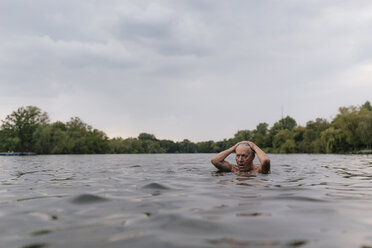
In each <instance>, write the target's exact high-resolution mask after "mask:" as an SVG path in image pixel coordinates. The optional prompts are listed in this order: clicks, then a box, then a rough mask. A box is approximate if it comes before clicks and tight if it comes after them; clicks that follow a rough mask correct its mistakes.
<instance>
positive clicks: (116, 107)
mask: <svg viewBox="0 0 372 248" xmlns="http://www.w3.org/2000/svg"><path fill="white" fill-rule="evenodd" d="M371 9H372V4H371V3H370V2H369V1H318V0H307V1H301V2H299V1H295V0H284V1H270V0H263V1H243V0H232V1H222V0H216V1H207V0H188V1H181V0H180V1H172V0H159V1H147V0H139V1H89V2H86V1H83V2H76V1H71V0H66V1H63V2H60V1H59V2H50V1H49V2H48V1H42V0H35V1H1V2H0V23H3V24H2V25H0V35H1V38H0V54H1V55H2V56H1V57H0V79H1V81H0V85H1V86H2V89H4V90H2V91H0V96H1V98H0V99H1V104H5V105H6V106H8V105H9V102H12V104H13V103H14V104H17V103H19V104H21V103H27V102H31V103H40V104H42V106H47V107H48V108H50V110H49V112H54V111H56V113H55V116H64V115H66V113H70V112H71V115H81V116H82V117H83V119H85V120H86V121H88V122H89V123H90V124H92V125H93V126H95V123H99V124H98V125H99V126H97V128H102V129H105V127H110V129H111V128H112V129H115V128H113V126H115V125H116V124H115V123H114V122H118V123H122V122H123V123H126V124H125V125H124V124H123V126H125V128H124V127H123V128H122V129H123V133H127V131H128V130H132V132H134V131H133V130H137V131H138V130H140V131H142V130H143V131H144V130H146V129H150V131H151V130H153V131H154V132H155V134H156V132H159V133H160V134H162V135H163V136H166V135H167V130H169V132H171V134H169V135H171V136H172V137H176V136H178V137H180V138H181V137H185V138H191V139H198V140H203V139H211V138H213V137H218V138H221V137H231V136H232V134H233V133H234V132H235V131H236V130H237V129H238V128H254V127H255V126H256V125H257V124H258V122H261V121H266V122H269V123H270V124H272V123H273V122H275V121H277V120H278V119H279V118H280V108H281V105H284V106H285V110H286V111H288V112H287V113H288V114H290V115H292V116H293V117H294V118H295V119H297V117H298V118H299V119H298V121H299V122H302V123H303V122H305V121H306V120H309V119H311V118H313V117H321V116H325V117H328V115H329V114H327V113H329V112H330V111H337V107H339V106H342V105H344V103H343V101H344V100H343V99H345V97H346V96H348V95H349V96H350V98H352V99H353V101H355V103H354V104H360V103H361V102H360V101H364V100H367V99H364V98H368V97H367V93H366V92H368V90H371V87H370V86H368V85H367V84H366V83H364V82H366V80H367V79H368V75H370V74H369V73H370V70H372V69H371V67H370V66H371V62H370V55H371V52H372V47H371V44H372V42H371V41H372V35H371V34H370V31H369V30H370V27H371V25H372V18H371V15H370V13H371ZM360 68H362V69H360ZM361 71H362V72H363V73H361ZM346 78H347V80H350V81H352V82H356V84H355V85H358V86H356V87H354V88H350V86H349V84H347V83H346V82H345V80H346ZM357 82H359V83H357ZM336 95H337V96H336ZM358 95H359V96H358ZM357 96H358V97H357ZM330 98H332V99H335V101H333V102H332V103H329V99H330ZM362 98H363V100H360V99H362ZM38 99H39V100H38ZM350 101H352V100H351V99H350ZM64 102H65V105H66V108H61V107H60V105H59V104H63V103H64ZM67 102H68V103H67ZM242 102H243V103H244V104H247V105H248V106H260V109H259V110H257V109H254V108H251V107H249V108H248V109H247V110H246V111H245V112H244V113H246V115H241V111H240V110H239V108H237V107H236V106H237V104H239V103H242ZM313 102H316V104H313ZM14 104H13V105H12V106H14ZM312 104H313V105H312ZM9 106H10V105H9ZM74 106H75V107H74ZM76 106H78V107H76ZM311 106H318V112H316V111H315V110H314V111H303V109H311V108H312V107H311ZM17 107H18V106H17ZM92 109H94V110H95V111H93V110H92ZM107 109H109V110H110V111H107ZM62 112H64V113H62ZM100 116H103V117H104V118H100ZM216 116H218V117H219V118H216ZM220 116H224V118H223V120H221V117H220ZM103 120H106V122H107V124H105V121H103ZM150 122H151V123H152V122H153V123H156V124H154V125H152V126H151V128H149V127H148V123H150ZM211 123H212V124H211ZM211 125H212V127H211ZM120 128H121V127H117V128H116V130H119V129H120ZM126 128H127V129H126ZM124 129H126V131H125V130H124ZM133 135H134V136H135V135H136V134H133ZM214 139H217V138H214Z"/></svg>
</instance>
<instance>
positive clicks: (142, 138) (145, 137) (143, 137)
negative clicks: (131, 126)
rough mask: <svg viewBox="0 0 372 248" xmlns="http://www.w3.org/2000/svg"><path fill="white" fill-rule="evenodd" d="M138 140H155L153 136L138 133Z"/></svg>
mask: <svg viewBox="0 0 372 248" xmlns="http://www.w3.org/2000/svg"><path fill="white" fill-rule="evenodd" d="M138 139H139V140H157V139H156V137H155V135H153V134H149V133H140V134H139V135H138Z"/></svg>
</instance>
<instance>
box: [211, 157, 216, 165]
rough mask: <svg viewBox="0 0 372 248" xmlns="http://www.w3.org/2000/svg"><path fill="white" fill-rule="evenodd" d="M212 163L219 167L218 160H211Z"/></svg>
mask: <svg viewBox="0 0 372 248" xmlns="http://www.w3.org/2000/svg"><path fill="white" fill-rule="evenodd" d="M211 163H212V164H213V165H214V166H216V165H218V160H216V159H214V158H212V159H211Z"/></svg>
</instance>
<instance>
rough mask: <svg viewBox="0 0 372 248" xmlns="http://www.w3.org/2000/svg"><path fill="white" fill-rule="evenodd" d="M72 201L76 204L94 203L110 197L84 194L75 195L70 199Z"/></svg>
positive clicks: (104, 200)
mask: <svg viewBox="0 0 372 248" xmlns="http://www.w3.org/2000/svg"><path fill="white" fill-rule="evenodd" d="M70 201H71V202H72V203H75V204H92V203H99V202H106V201H109V199H107V198H105V197H101V196H97V195H92V194H82V195H78V196H76V197H74V198H73V199H71V200H70Z"/></svg>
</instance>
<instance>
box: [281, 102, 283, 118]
mask: <svg viewBox="0 0 372 248" xmlns="http://www.w3.org/2000/svg"><path fill="white" fill-rule="evenodd" d="M281 108H282V119H283V105H282V107H281Z"/></svg>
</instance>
